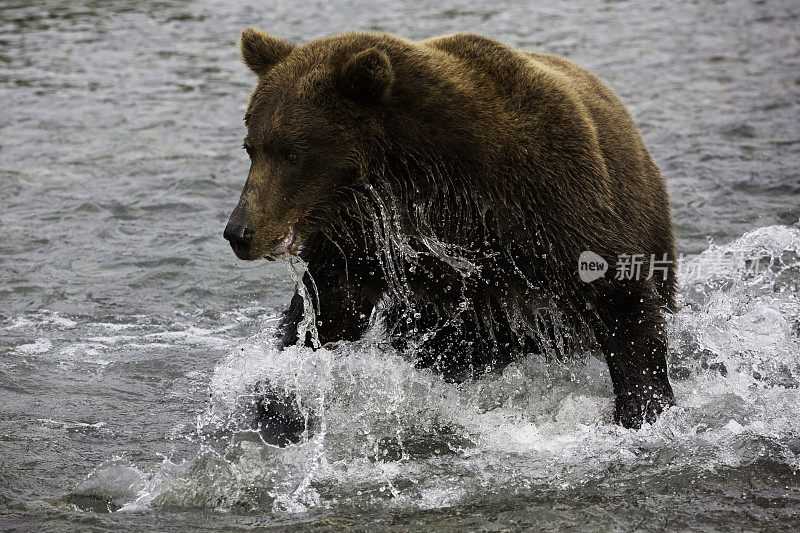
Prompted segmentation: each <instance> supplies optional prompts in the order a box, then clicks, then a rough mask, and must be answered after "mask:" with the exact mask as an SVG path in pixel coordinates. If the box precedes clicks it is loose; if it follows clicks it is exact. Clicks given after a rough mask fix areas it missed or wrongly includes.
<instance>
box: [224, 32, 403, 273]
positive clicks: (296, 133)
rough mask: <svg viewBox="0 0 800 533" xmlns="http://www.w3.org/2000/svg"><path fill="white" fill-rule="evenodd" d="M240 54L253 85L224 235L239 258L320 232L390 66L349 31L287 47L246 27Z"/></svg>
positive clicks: (289, 246)
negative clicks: (244, 164) (242, 173)
mask: <svg viewBox="0 0 800 533" xmlns="http://www.w3.org/2000/svg"><path fill="white" fill-rule="evenodd" d="M241 54H242V58H243V60H244V62H245V64H246V65H247V66H248V67H249V68H250V70H252V71H253V72H254V73H255V74H256V75H257V76H258V85H257V87H256V89H255V91H254V92H253V94H252V96H251V98H250V104H249V106H248V109H247V113H246V115H245V125H246V127H247V136H246V137H245V140H244V149H245V150H246V151H247V154H248V155H249V156H250V172H249V175H248V176H247V181H246V183H245V185H244V189H243V190H242V194H241V197H240V199H239V202H238V204H237V205H236V208H235V209H234V210H233V213H232V214H231V217H230V220H229V222H228V225H227V227H226V229H225V238H226V239H227V240H228V241H230V243H231V246H232V248H233V250H234V252H235V253H236V255H237V257H239V258H240V259H250V260H252V259H260V258H264V257H266V258H278V257H283V256H286V255H288V254H291V253H294V252H296V251H297V250H298V249H299V248H300V247H301V246H302V244H303V242H304V241H305V239H307V238H308V237H309V236H311V235H312V234H314V233H315V232H318V231H324V229H325V226H326V224H328V223H329V222H330V220H332V219H335V218H336V217H337V216H339V214H340V213H338V212H337V211H338V210H341V209H342V206H343V205H345V203H346V199H347V197H348V195H350V196H352V191H353V190H354V188H356V187H358V186H359V184H360V182H361V180H362V179H363V177H364V172H365V169H364V166H365V155H364V154H365V150H368V148H365V139H369V138H370V137H371V136H374V135H376V134H377V133H376V132H377V131H379V128H380V126H379V124H380V119H379V117H380V114H381V109H382V107H383V104H384V103H385V101H386V100H387V99H388V98H389V95H390V94H391V91H392V86H393V82H394V70H393V66H392V63H391V61H390V60H389V56H388V55H387V53H386V52H385V51H384V50H382V49H380V47H376V46H369V42H367V43H366V44H365V42H364V41H363V39H362V40H359V39H358V38H357V36H356V35H353V36H352V37H351V38H350V39H344V40H342V39H341V38H340V39H338V40H335V41H334V40H331V41H325V40H322V41H315V42H314V43H311V44H309V45H306V46H296V45H294V44H292V43H290V42H287V41H283V40H280V39H277V38H274V37H271V36H269V35H267V34H265V33H263V32H260V31H258V30H255V29H252V28H249V29H247V30H245V31H244V32H243V33H242V39H241Z"/></svg>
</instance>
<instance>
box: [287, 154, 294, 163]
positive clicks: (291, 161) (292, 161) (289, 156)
mask: <svg viewBox="0 0 800 533" xmlns="http://www.w3.org/2000/svg"><path fill="white" fill-rule="evenodd" d="M286 160H287V161H289V162H290V163H294V162H295V161H297V154H296V153H294V152H289V153H288V154H286Z"/></svg>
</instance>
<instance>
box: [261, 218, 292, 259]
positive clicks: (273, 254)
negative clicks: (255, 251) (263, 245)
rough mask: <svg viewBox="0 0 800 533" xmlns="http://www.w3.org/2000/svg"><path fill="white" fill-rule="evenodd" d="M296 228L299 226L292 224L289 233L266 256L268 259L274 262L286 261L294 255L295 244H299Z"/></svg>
mask: <svg viewBox="0 0 800 533" xmlns="http://www.w3.org/2000/svg"><path fill="white" fill-rule="evenodd" d="M296 226H297V224H292V226H291V227H290V228H289V231H287V232H286V234H284V236H283V237H281V238H280V240H279V241H278V243H277V244H276V245H275V247H274V248H272V250H271V251H269V252H267V253H266V254H265V255H264V257H265V258H266V259H268V260H270V261H274V260H276V259H284V258H286V257H288V256H289V255H291V254H292V252H293V251H294V249H295V244H297V231H296V230H295V227H296Z"/></svg>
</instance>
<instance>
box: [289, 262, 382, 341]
mask: <svg viewBox="0 0 800 533" xmlns="http://www.w3.org/2000/svg"><path fill="white" fill-rule="evenodd" d="M303 285H304V286H305V289H306V292H307V294H308V295H309V296H310V298H311V304H312V306H313V310H314V314H315V316H314V319H315V322H316V328H317V335H318V337H319V343H320V345H325V344H327V343H329V342H337V341H355V340H358V339H360V338H361V337H362V336H363V335H364V333H365V332H366V330H367V327H368V326H369V318H370V315H371V313H372V308H373V304H372V302H371V301H370V300H369V299H368V298H367V297H366V295H365V294H364V290H363V287H364V284H363V281H362V282H361V285H360V286H358V287H356V286H355V284H354V283H353V280H352V279H351V280H348V279H347V276H346V275H345V272H344V271H336V270H324V269H321V268H313V267H312V266H309V271H308V272H306V274H305V275H304V276H303ZM305 314H306V309H305V302H304V301H303V297H302V296H301V295H300V294H299V293H295V295H294V297H292V301H291V304H290V305H289V308H288V309H287V310H286V312H285V313H284V316H283V319H282V320H281V322H280V325H279V327H278V331H279V335H280V346H281V347H282V348H285V347H286V346H294V345H295V344H297V342H298V340H299V336H298V331H297V330H298V327H299V325H300V323H301V322H302V321H303V319H304V318H305ZM303 342H304V344H305V346H308V347H311V348H313V347H314V346H313V339H312V334H311V332H310V331H307V332H306V338H305V339H304V340H303Z"/></svg>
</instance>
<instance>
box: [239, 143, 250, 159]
mask: <svg viewBox="0 0 800 533" xmlns="http://www.w3.org/2000/svg"><path fill="white" fill-rule="evenodd" d="M242 148H244V151H245V152H247V155H249V156H250V157H253V147H252V146H250V145H249V144H247V143H244V144H243V145H242Z"/></svg>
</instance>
